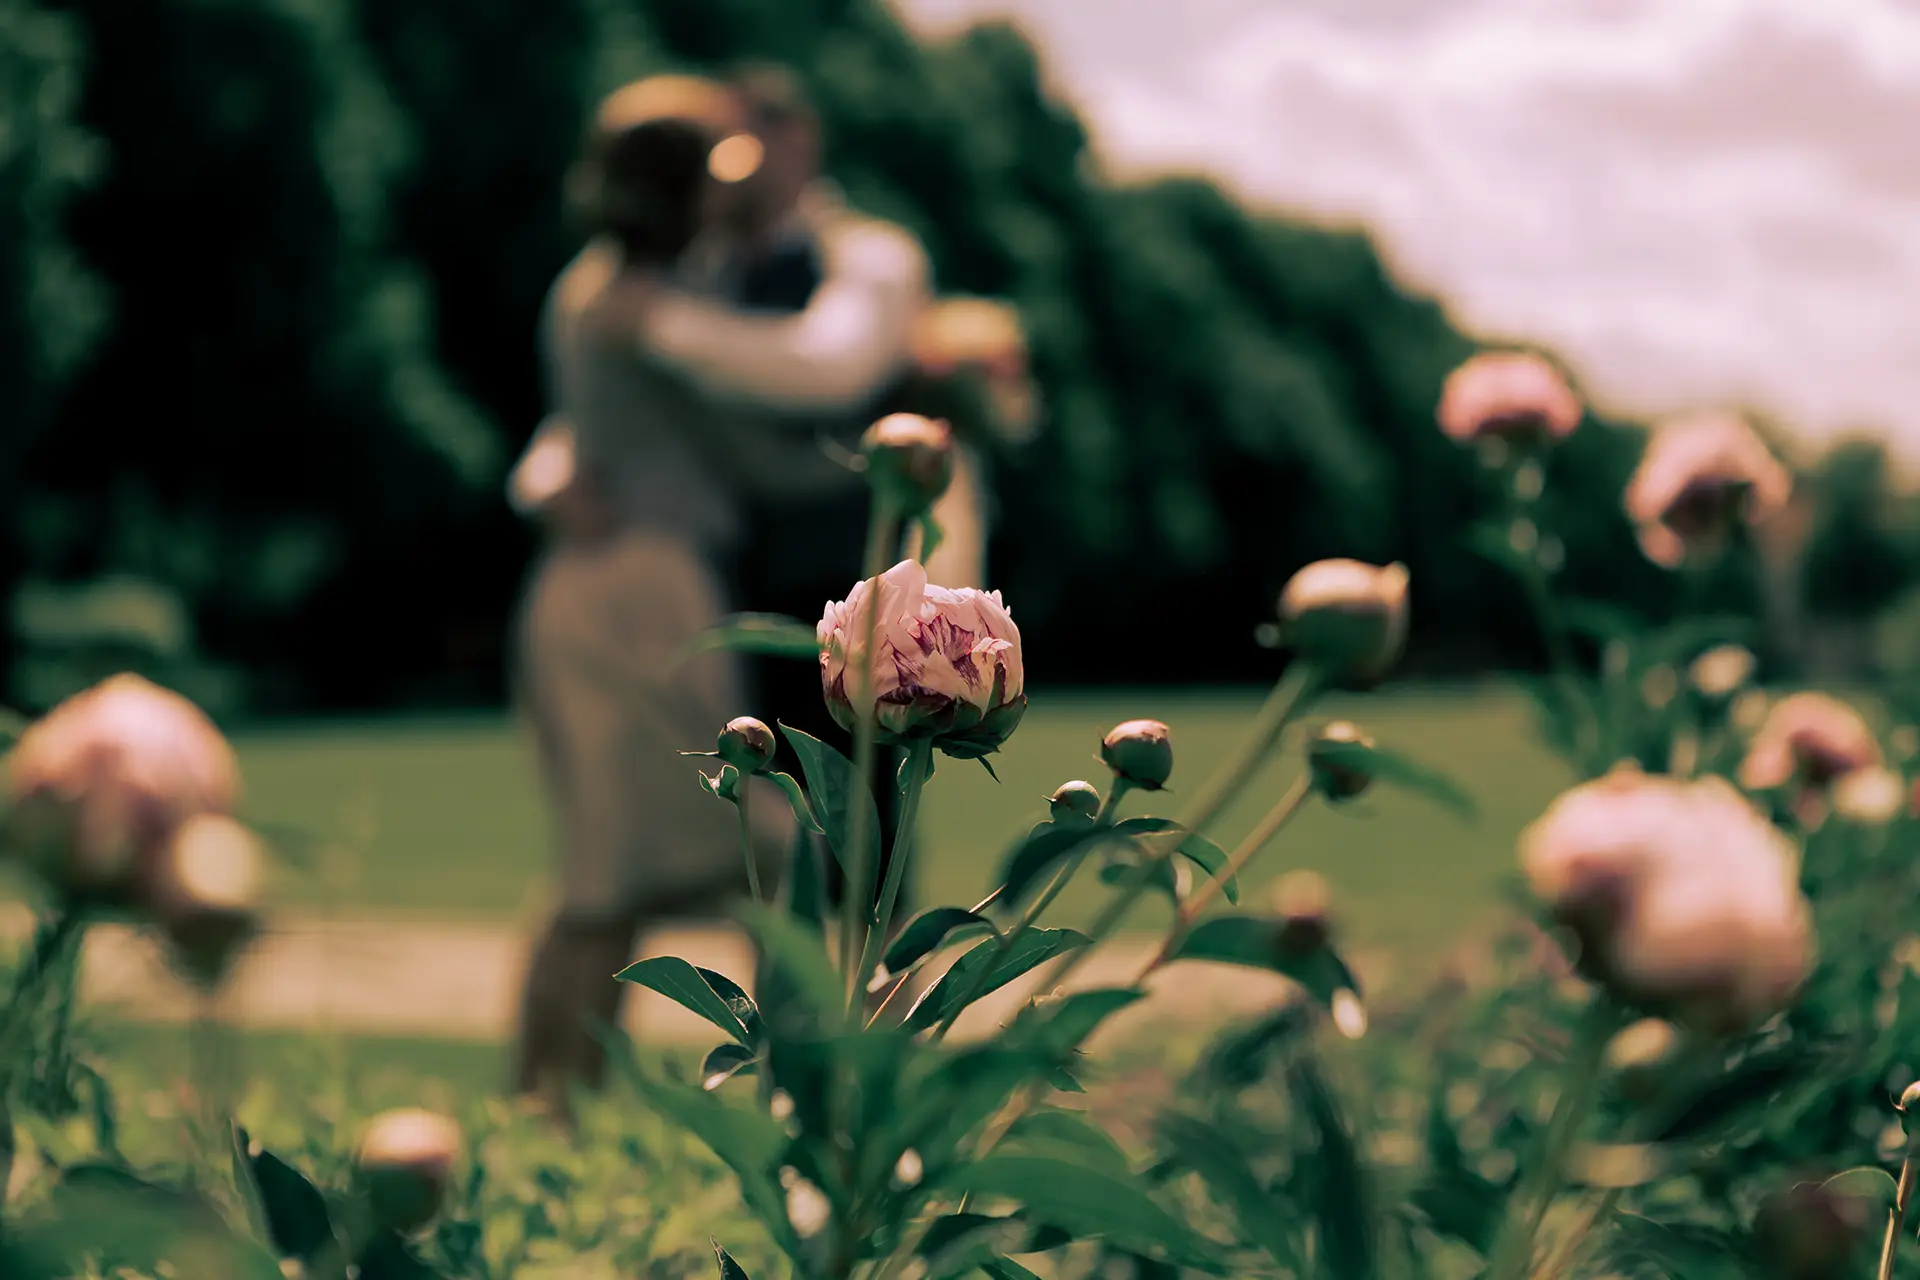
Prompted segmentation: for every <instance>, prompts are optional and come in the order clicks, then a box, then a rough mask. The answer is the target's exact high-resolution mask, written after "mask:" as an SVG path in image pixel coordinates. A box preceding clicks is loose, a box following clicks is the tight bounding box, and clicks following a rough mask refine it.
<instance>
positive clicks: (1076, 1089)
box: [1047, 1067, 1087, 1093]
mask: <svg viewBox="0 0 1920 1280" xmlns="http://www.w3.org/2000/svg"><path fill="white" fill-rule="evenodd" d="M1047 1087H1048V1088H1050V1089H1052V1090H1053V1091H1054V1092H1055V1093H1085V1092H1086V1091H1087V1086H1085V1085H1083V1084H1081V1083H1080V1082H1079V1081H1078V1080H1076V1079H1074V1078H1073V1073H1072V1072H1071V1071H1068V1070H1067V1069H1066V1068H1065V1067H1055V1068H1054V1069H1053V1070H1052V1071H1051V1072H1049V1073H1048V1074H1047Z"/></svg>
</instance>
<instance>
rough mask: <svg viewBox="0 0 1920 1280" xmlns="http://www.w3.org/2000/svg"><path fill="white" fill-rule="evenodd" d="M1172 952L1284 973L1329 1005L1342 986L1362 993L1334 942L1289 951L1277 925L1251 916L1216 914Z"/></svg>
mask: <svg viewBox="0 0 1920 1280" xmlns="http://www.w3.org/2000/svg"><path fill="white" fill-rule="evenodd" d="M1173 958H1174V959H1175V960H1207V961H1212V962H1213V963H1215V964H1234V965H1240V966H1243V967H1245V968H1248V969H1265V970H1267V971H1268V972H1270V973H1278V974H1283V975H1285V976H1286V977H1289V978H1292V979H1293V980H1294V981H1295V982H1298V983H1299V984H1300V985H1301V986H1303V987H1305V988H1306V989H1307V991H1308V992H1309V993H1310V994H1311V995H1312V996H1313V998H1314V999H1315V1000H1318V1001H1319V1002H1320V1003H1321V1004H1323V1005H1325V1006H1327V1007H1329V1008H1332V1007H1333V1005H1334V1002H1335V1000H1336V999H1338V998H1339V997H1340V995H1341V993H1342V992H1346V993H1349V997H1350V998H1357V997H1358V996H1359V994H1360V984H1359V982H1358V981H1357V980H1356V979H1355V978H1354V976H1353V971H1352V970H1351V969H1349V968H1348V967H1347V963H1346V961H1344V960H1342V959H1341V958H1340V956H1339V954H1338V953H1336V952H1335V951H1334V950H1333V948H1332V947H1330V946H1321V947H1318V948H1316V949H1315V950H1313V951H1310V952H1305V953H1294V952H1290V951H1288V950H1286V949H1285V948H1283V947H1282V946H1281V945H1280V929H1279V926H1278V925H1276V924H1275V923H1274V922H1273V921H1271V920H1261V919H1256V918H1255V917H1252V916H1215V917H1214V918H1213V919H1211V920H1203V921H1201V922H1200V924H1199V925H1197V926H1195V928H1194V930H1193V932H1191V933H1189V934H1188V935H1187V936H1186V937H1185V938H1184V939H1182V940H1181V943H1180V946H1179V947H1178V948H1177V949H1176V950H1175V951H1174V953H1173Z"/></svg>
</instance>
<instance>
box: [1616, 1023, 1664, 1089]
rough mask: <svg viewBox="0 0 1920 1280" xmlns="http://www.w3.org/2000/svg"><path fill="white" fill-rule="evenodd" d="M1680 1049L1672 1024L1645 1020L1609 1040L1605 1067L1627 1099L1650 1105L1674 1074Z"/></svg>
mask: <svg viewBox="0 0 1920 1280" xmlns="http://www.w3.org/2000/svg"><path fill="white" fill-rule="evenodd" d="M1680 1046H1681V1038H1680V1031H1679V1028H1677V1027H1675V1026H1674V1025H1673V1024H1672V1023H1671V1022H1664V1021H1662V1020H1661V1019H1659V1018H1642V1019H1641V1020H1640V1021H1638V1022H1636V1023H1634V1024H1633V1025H1632V1026H1629V1027H1627V1028H1625V1029H1624V1030H1622V1031H1621V1032H1620V1033H1619V1034H1618V1035H1616V1036H1614V1038H1613V1039H1612V1040H1610V1041H1608V1043H1607V1054H1606V1065H1607V1068H1608V1069H1609V1070H1610V1071H1612V1072H1613V1073H1614V1075H1615V1077H1616V1078H1617V1079H1618V1081H1619V1083H1620V1092H1621V1093H1622V1094H1624V1095H1625V1096H1626V1097H1627V1098H1628V1099H1630V1100H1631V1101H1634V1102H1651V1101H1652V1100H1653V1099H1654V1098H1655V1097H1657V1096H1658V1095H1659V1092H1660V1090H1661V1088H1662V1087H1663V1086H1664V1085H1665V1083H1666V1082H1667V1080H1668V1079H1669V1077H1670V1076H1671V1075H1672V1072H1673V1069H1674V1061H1675V1059H1676V1058H1677V1057H1678V1056H1679V1052H1680Z"/></svg>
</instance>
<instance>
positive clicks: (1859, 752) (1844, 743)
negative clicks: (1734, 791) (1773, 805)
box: [1740, 693, 1881, 826]
mask: <svg viewBox="0 0 1920 1280" xmlns="http://www.w3.org/2000/svg"><path fill="white" fill-rule="evenodd" d="M1880 763H1881V754H1880V743H1879V741H1878V740H1877V739H1876V738H1875V737H1874V736H1873V730H1872V729H1871V728H1870V727H1868V725H1867V722H1866V720H1865V718H1863V717H1862V716H1861V714H1860V713H1859V712H1858V711H1855V710H1854V709H1853V708H1852V707H1850V706H1848V705H1847V704H1846V703H1844V702H1841V701H1840V700H1839V699H1837V698H1830V697H1828V696H1827V695H1826V694H1824V693H1796V694H1792V695H1790V696H1788V697H1785V698H1782V699H1780V701H1779V702H1776V703H1775V704H1774V705H1773V708H1772V709H1771V710H1770V711H1768V712H1767V718H1766V719H1765V720H1763V721H1761V723H1760V728H1759V730H1758V731H1757V732H1756V733H1755V734H1754V735H1753V741H1752V742H1751V743H1749V744H1748V746H1747V754H1746V758H1745V759H1743V760H1741V762H1740V785H1741V786H1743V787H1745V788H1746V789H1747V790H1749V791H1772V790H1774V789H1776V788H1779V787H1785V786H1789V785H1792V786H1793V787H1794V788H1795V789H1796V794H1795V796H1794V809H1795V812H1797V813H1798V814H1799V815H1800V818H1801V821H1802V822H1804V823H1806V825H1808V826H1817V825H1818V824H1819V821H1820V819H1821V818H1822V817H1824V816H1825V806H1826V800H1827V796H1828V794H1829V792H1830V791H1831V790H1832V789H1833V786H1834V784H1835V783H1837V782H1838V781H1839V780H1840V779H1841V778H1843V777H1845V776H1846V775H1848V774H1851V773H1853V772H1855V771H1856V770H1861V769H1870V768H1875V767H1877V766H1878V765H1879V764H1880Z"/></svg>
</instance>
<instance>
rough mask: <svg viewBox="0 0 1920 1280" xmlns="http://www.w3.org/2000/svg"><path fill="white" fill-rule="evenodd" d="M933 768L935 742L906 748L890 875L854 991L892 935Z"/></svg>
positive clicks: (862, 988)
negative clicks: (915, 831)
mask: <svg viewBox="0 0 1920 1280" xmlns="http://www.w3.org/2000/svg"><path fill="white" fill-rule="evenodd" d="M932 766H933V739H931V738H918V739H915V741H914V743H913V745H912V746H910V747H908V748H907V756H906V763H905V764H904V765H903V766H902V768H903V770H904V772H905V774H906V780H905V782H904V783H903V784H902V786H901V795H900V820H899V822H898V824H896V826H895V828H894V833H893V859H892V861H890V862H889V863H888V864H887V876H886V880H885V882H884V883H883V884H882V885H881V887H880V902H879V906H878V909H877V910H876V911H875V912H874V914H873V916H872V918H871V919H870V920H869V922H868V925H867V935H866V937H865V938H864V939H863V940H862V943H861V953H860V969H859V973H858V975H857V985H856V986H855V988H854V989H855V990H856V991H857V992H860V993H865V991H866V989H867V984H868V983H869V982H871V981H872V979H873V974H874V970H875V969H876V968H877V967H878V965H879V963H880V949H881V948H882V947H884V946H885V945H886V943H887V937H888V935H889V934H891V933H892V932H893V914H894V909H895V908H896V907H897V906H898V905H899V902H900V886H901V884H902V883H903V882H904V880H905V878H906V869H907V861H908V859H910V858H911V857H912V856H913V835H914V829H915V827H916V826H917V825H918V823H919V819H920V793H921V792H922V791H924V790H925V789H926V785H927V773H928V771H929V770H930V769H931V768H932Z"/></svg>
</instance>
